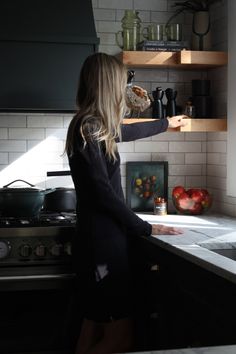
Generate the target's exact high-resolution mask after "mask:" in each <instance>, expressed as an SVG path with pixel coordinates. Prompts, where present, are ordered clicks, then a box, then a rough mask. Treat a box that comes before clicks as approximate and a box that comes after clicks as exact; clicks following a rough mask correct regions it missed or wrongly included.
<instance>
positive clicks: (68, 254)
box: [64, 242, 72, 256]
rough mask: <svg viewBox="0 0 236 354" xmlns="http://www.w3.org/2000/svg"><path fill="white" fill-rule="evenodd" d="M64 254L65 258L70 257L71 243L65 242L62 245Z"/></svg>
mask: <svg viewBox="0 0 236 354" xmlns="http://www.w3.org/2000/svg"><path fill="white" fill-rule="evenodd" d="M64 252H65V254H66V255H67V256H71V255H72V245H71V242H67V243H66V244H65V245H64Z"/></svg>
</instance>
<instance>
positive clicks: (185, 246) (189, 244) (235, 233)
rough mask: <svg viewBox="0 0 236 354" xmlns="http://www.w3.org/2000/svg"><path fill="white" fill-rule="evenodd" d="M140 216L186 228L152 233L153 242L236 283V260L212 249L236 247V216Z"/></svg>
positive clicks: (151, 239)
mask: <svg viewBox="0 0 236 354" xmlns="http://www.w3.org/2000/svg"><path fill="white" fill-rule="evenodd" d="M138 216H139V217H141V218H142V219H143V220H146V221H148V222H149V223H151V224H155V223H160V224H165V225H169V226H175V227H179V228H181V229H182V230H183V231H184V233H183V235H176V236H170V235H166V236H161V235H158V236H151V237H150V238H149V240H150V242H151V243H153V244H154V245H157V246H159V247H161V248H163V249H166V250H168V251H170V252H172V253H174V254H176V255H178V256H180V257H182V258H184V259H186V260H188V261H190V262H192V263H194V264H196V265H198V266H200V267H202V268H204V269H206V270H208V271H210V272H213V273H215V274H217V275H218V276H220V277H223V278H225V279H227V280H229V281H231V282H233V283H236V262H235V261H234V260H232V259H229V258H227V257H225V256H222V255H220V254H217V253H215V252H213V251H211V249H213V248H215V249H216V248H217V249H229V248H236V219H234V218H231V217H229V216H224V215H211V214H208V215H199V216H191V215H165V216H158V215H151V214H141V213H138ZM202 246H204V247H202ZM235 352H236V351H235Z"/></svg>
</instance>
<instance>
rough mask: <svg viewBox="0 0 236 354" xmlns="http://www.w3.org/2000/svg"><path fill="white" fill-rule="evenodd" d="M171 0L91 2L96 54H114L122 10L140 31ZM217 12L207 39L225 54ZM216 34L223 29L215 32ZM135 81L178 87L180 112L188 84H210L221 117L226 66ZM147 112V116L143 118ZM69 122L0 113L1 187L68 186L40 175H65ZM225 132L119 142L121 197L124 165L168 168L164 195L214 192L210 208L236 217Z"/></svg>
mask: <svg viewBox="0 0 236 354" xmlns="http://www.w3.org/2000/svg"><path fill="white" fill-rule="evenodd" d="M173 3H174V1H172V0H159V1H157V0H146V1H143V0H142V1H141V0H93V9H94V16H95V22H96V29H97V33H98V37H100V43H101V44H100V51H104V52H107V53H109V54H117V53H118V52H120V50H121V49H120V48H119V47H118V46H117V44H116V40H115V33H116V32H117V31H119V30H121V19H122V17H123V15H124V10H125V9H136V10H138V11H139V16H140V18H141V20H142V22H143V25H147V24H148V23H150V22H158V23H166V21H167V20H168V18H169V17H170V15H171V14H172V13H173V8H172V7H171V6H172V5H173ZM226 3H227V2H226V1H224V4H223V6H221V7H220V6H218V5H217V6H216V8H214V12H213V15H214V16H213V17H212V18H213V26H214V40H213V44H214V46H215V48H217V49H218V50H225V48H227V40H226V33H225V30H226V24H227V21H226V15H225V14H226V12H225V10H224V11H222V9H225V6H226V5H225V4H226ZM191 20H192V16H191V15H190V14H185V15H184V14H181V15H180V16H179V17H178V21H179V22H180V23H182V24H183V30H184V35H183V38H184V39H190V33H191ZM221 29H222V31H221ZM135 71H136V76H135V83H136V84H139V85H141V86H143V87H144V88H146V89H147V90H148V92H151V91H152V90H154V89H155V88H156V87H157V86H161V87H163V89H165V88H167V87H173V88H175V89H177V91H178V96H177V104H178V105H182V106H184V104H185V102H186V100H187V98H188V97H189V96H191V80H192V79H197V78H199V79H203V78H208V77H209V78H210V79H211V80H212V81H213V87H212V93H213V94H214V96H216V97H217V99H215V101H214V102H215V112H216V113H218V114H219V115H222V116H224V115H226V75H227V70H226V69H225V68H222V69H217V70H212V71H210V72H206V71H192V70H191V71H190V70H189V71H183V70H179V71H176V70H173V69H169V70H168V69H166V70H163V69H161V70H160V69H157V70H151V69H141V68H140V69H135ZM148 114H150V112H148ZM70 120H71V116H70V115H63V114H61V115H60V114H31V113H30V114H15V113H11V114H10V113H8V114H3V113H2V114H0V187H1V186H2V185H4V184H6V183H8V182H10V181H11V180H13V179H15V178H22V179H26V180H28V181H29V182H31V183H34V184H36V185H37V186H39V187H44V188H45V187H58V186H72V181H71V178H70V177H69V176H68V177H67V176H66V177H47V176H46V173H47V171H50V170H51V171H52V170H61V169H68V161H67V158H66V156H65V155H63V151H64V144H65V138H66V132H67V128H68V125H69V122H70ZM226 141H227V134H226V133H208V134H205V133H177V132H176V133H175V132H174V133H172V132H166V133H163V134H160V135H156V136H154V137H152V138H148V139H142V140H141V141H137V142H130V143H120V144H119V151H120V155H121V163H122V164H121V175H122V185H123V188H124V191H125V180H126V168H125V163H126V162H127V161H158V160H166V161H168V162H169V179H168V183H169V193H171V190H172V188H173V187H174V186H176V185H184V186H186V187H187V188H189V187H206V186H207V187H208V188H209V189H210V190H211V191H212V193H213V194H214V200H215V205H216V206H217V207H216V209H217V210H219V208H220V209H221V210H222V212H225V213H228V214H230V215H236V199H235V198H229V197H227V196H226V195H225V188H226V178H225V176H226V172H225V171H226V156H227V155H226V154H227V152H226Z"/></svg>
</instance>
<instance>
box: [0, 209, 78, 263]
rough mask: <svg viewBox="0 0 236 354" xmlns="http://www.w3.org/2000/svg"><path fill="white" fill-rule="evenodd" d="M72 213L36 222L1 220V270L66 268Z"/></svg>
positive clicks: (47, 216) (42, 217)
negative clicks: (2, 268)
mask: <svg viewBox="0 0 236 354" xmlns="http://www.w3.org/2000/svg"><path fill="white" fill-rule="evenodd" d="M75 224H76V214H75V213H41V214H40V215H39V217H37V218H14V217H0V268H1V267H2V266H4V267H6V265H9V266H12V265H18V266H25V265H27V268H29V266H30V265H32V266H33V265H37V266H39V265H40V266H45V265H46V264H54V265H59V264H67V263H68V262H69V263H70V262H71V240H72V238H73V235H74V233H75Z"/></svg>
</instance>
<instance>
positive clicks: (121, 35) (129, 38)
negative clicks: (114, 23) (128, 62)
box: [116, 10, 142, 50]
mask: <svg viewBox="0 0 236 354" xmlns="http://www.w3.org/2000/svg"><path fill="white" fill-rule="evenodd" d="M121 22H122V31H118V32H117V33H116V43H117V44H118V46H119V47H120V48H121V49H123V50H137V44H138V43H139V42H140V32H141V22H142V21H141V19H140V18H139V16H138V11H135V10H125V14H124V17H123V18H122V20H121Z"/></svg>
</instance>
